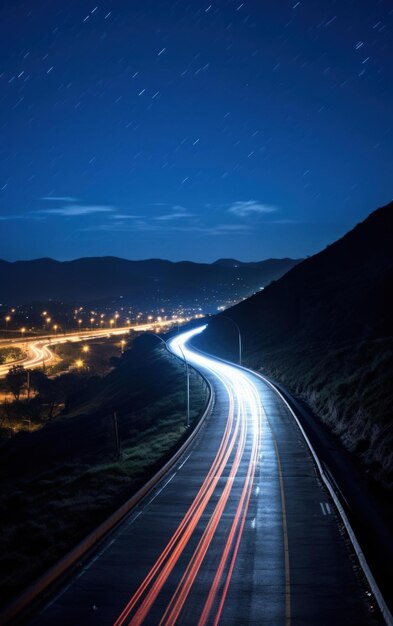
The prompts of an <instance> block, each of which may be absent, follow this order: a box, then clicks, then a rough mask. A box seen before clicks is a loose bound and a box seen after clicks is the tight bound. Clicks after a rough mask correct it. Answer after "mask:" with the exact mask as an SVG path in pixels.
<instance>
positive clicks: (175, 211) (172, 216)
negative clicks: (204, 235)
mask: <svg viewBox="0 0 393 626" xmlns="http://www.w3.org/2000/svg"><path fill="white" fill-rule="evenodd" d="M187 217H193V214H192V213H190V212H189V211H188V209H185V208H184V207H182V206H179V205H175V206H174V207H172V213H166V214H164V215H157V216H156V217H154V218H153V219H155V220H159V221H162V222H168V221H173V220H177V219H184V218H187Z"/></svg>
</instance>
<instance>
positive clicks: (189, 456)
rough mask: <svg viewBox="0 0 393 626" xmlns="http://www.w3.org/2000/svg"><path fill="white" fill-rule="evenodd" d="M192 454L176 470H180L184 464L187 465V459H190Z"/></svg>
mask: <svg viewBox="0 0 393 626" xmlns="http://www.w3.org/2000/svg"><path fill="white" fill-rule="evenodd" d="M191 454H192V452H190V454H189V455H188V456H187V457H186V458H185V459H184V461H183V463H182V464H181V465H179V467H178V468H177V469H178V470H181V468H182V467H183V465H184V464H185V463H187V461H188V459H189V458H190V456H191Z"/></svg>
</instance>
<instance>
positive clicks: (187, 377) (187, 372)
mask: <svg viewBox="0 0 393 626" xmlns="http://www.w3.org/2000/svg"><path fill="white" fill-rule="evenodd" d="M144 332H145V334H147V335H153V337H157V339H159V340H160V341H162V343H163V344H164V345H165V347H166V348H167V349H168V345H167V342H166V341H165V339H163V338H162V337H160V335H157V333H152V332H151V331H149V330H145V331H144ZM179 349H180V352H181V354H182V357H183V361H184V363H185V365H186V389H187V428H189V426H190V369H189V365H188V361H187V359H186V356H185V354H184V352H183V349H182V348H181V346H179Z"/></svg>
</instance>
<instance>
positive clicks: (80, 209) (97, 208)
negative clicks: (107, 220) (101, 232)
mask: <svg viewBox="0 0 393 626" xmlns="http://www.w3.org/2000/svg"><path fill="white" fill-rule="evenodd" d="M114 210H115V209H114V208H113V207H112V206H105V205H100V204H86V205H83V204H70V205H65V206H62V207H59V208H58V209H42V210H41V211H37V213H41V214H44V215H58V216H60V217H79V216H81V215H93V214H95V213H112V212H113V211H114Z"/></svg>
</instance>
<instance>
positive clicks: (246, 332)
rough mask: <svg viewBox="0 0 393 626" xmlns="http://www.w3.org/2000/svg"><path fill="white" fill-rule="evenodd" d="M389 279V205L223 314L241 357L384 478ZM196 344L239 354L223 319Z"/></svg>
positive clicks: (392, 403) (390, 364)
mask: <svg viewBox="0 0 393 626" xmlns="http://www.w3.org/2000/svg"><path fill="white" fill-rule="evenodd" d="M392 285H393V203H390V204H389V205H387V206H385V207H383V208H381V209H378V210H376V211H374V212H373V213H372V214H371V215H370V216H369V217H368V218H367V219H366V220H365V221H364V222H362V223H361V224H359V225H357V226H356V227H355V228H354V229H353V230H351V231H350V232H349V233H347V234H346V235H345V236H344V237H343V238H342V239H340V240H339V241H337V242H335V243H333V244H332V245H330V246H328V247H327V248H326V249H325V250H323V251H322V252H320V253H319V254H316V255H315V256H313V257H311V258H309V259H306V260H305V261H303V262H302V263H300V264H298V265H297V266H296V267H294V268H293V269H292V270H291V271H289V272H288V273H287V274H286V275H285V276H283V277H282V278H280V279H279V280H277V281H275V282H272V283H271V284H270V285H269V286H268V287H267V288H266V289H265V290H264V291H263V292H260V293H258V294H256V295H254V296H253V297H251V298H249V299H248V300H246V301H244V302H241V303H240V304H238V305H237V306H235V307H233V308H231V309H229V310H227V311H225V315H227V316H230V317H232V318H233V319H234V320H235V321H236V322H237V323H238V324H239V326H240V327H241V329H242V334H243V343H244V350H245V357H246V360H247V363H248V364H250V365H251V366H252V367H254V368H255V369H261V370H263V371H264V372H266V373H268V374H270V375H272V376H273V377H274V378H276V379H277V380H280V381H281V382H282V383H284V384H285V385H287V386H288V387H289V388H291V389H292V390H293V391H294V392H295V393H297V394H298V395H300V396H302V397H303V398H305V399H306V400H307V401H308V403H309V404H310V405H311V407H312V408H313V409H314V410H315V411H316V413H317V414H318V415H320V417H321V418H322V419H323V420H324V421H325V422H326V423H327V424H329V426H330V427H331V428H332V429H333V430H334V431H335V432H336V433H337V434H339V435H340V437H341V439H342V441H343V442H344V444H345V445H346V446H347V448H349V449H350V450H352V451H355V452H356V453H357V454H358V455H359V456H360V457H361V458H362V460H363V461H364V462H365V463H367V464H368V465H369V467H370V468H371V470H372V472H373V473H374V475H375V476H376V477H377V478H378V479H380V480H382V481H383V482H384V483H385V484H389V485H391V484H392V470H393V454H392V450H393V419H392V413H393V411H392V407H393V386H392V375H393V338H392V328H393V298H392V293H393V290H392ZM200 343H201V344H203V346H204V347H205V348H210V349H211V347H212V346H213V347H214V346H215V347H216V351H219V352H220V353H221V354H225V355H226V356H230V357H231V358H232V359H233V358H235V354H236V352H235V346H236V337H235V336H234V329H233V326H232V325H231V324H230V323H229V322H228V321H225V319H224V318H221V319H220V316H217V321H214V320H213V321H212V322H211V324H209V328H208V330H207V332H206V333H204V334H203V335H202V336H201V338H200ZM219 346H225V349H224V352H223V350H222V348H219Z"/></svg>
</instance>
